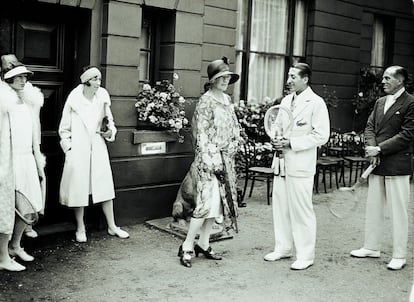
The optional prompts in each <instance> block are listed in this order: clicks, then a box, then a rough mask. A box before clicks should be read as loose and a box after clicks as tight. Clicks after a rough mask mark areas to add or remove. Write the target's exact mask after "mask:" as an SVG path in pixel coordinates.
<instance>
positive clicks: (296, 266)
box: [290, 260, 313, 271]
mask: <svg viewBox="0 0 414 302" xmlns="http://www.w3.org/2000/svg"><path fill="white" fill-rule="evenodd" d="M312 265H313V260H296V261H295V262H293V263H292V265H291V266H290V269H292V270H296V271H300V270H304V269H307V268H308V267H310V266H312Z"/></svg>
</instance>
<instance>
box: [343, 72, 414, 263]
mask: <svg viewBox="0 0 414 302" xmlns="http://www.w3.org/2000/svg"><path fill="white" fill-rule="evenodd" d="M407 79H408V73H407V70H406V69H405V68H403V67H400V66H391V67H389V68H387V69H386V70H385V72H384V75H383V77H382V83H383V85H384V91H385V93H386V94H387V95H386V96H385V97H382V98H380V99H379V100H378V101H377V102H376V103H375V106H374V110H373V112H372V113H371V115H370V117H369V118H368V122H367V126H366V128H365V138H366V148H365V152H366V156H368V157H370V160H371V163H373V162H376V163H377V164H378V166H377V167H376V168H375V170H374V171H373V173H372V174H371V175H370V177H369V188H368V198H367V204H366V213H365V242H364V246H363V247H362V248H361V249H358V250H353V251H352V252H351V255H352V256H354V257H359V258H364V257H372V258H378V257H380V246H381V237H382V227H383V224H384V208H385V205H386V204H389V211H390V216H391V221H392V228H393V233H392V234H393V252H392V259H391V261H390V262H389V263H388V265H387V267H388V269H391V270H399V269H402V268H403V267H404V266H405V263H406V260H405V258H406V255H407V240H408V214H407V206H408V201H409V199H410V183H409V182H410V175H411V174H412V169H413V168H412V152H413V146H412V145H413V139H414V97H413V96H412V95H410V94H408V93H407V92H406V91H405V89H404V84H405V82H406V81H407Z"/></svg>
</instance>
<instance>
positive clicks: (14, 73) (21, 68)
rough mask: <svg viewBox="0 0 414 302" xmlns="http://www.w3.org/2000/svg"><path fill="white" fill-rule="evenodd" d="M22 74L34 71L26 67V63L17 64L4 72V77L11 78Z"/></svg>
mask: <svg viewBox="0 0 414 302" xmlns="http://www.w3.org/2000/svg"><path fill="white" fill-rule="evenodd" d="M21 74H33V72H32V71H30V70H29V69H27V68H26V66H24V65H20V66H16V67H14V68H13V69H10V70H9V71H8V72H6V73H5V74H4V79H5V80H7V79H11V78H13V77H15V76H18V75H21Z"/></svg>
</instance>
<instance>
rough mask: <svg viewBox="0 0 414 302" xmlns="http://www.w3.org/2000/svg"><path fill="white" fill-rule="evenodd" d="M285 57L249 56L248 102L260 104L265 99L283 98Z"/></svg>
mask: <svg viewBox="0 0 414 302" xmlns="http://www.w3.org/2000/svg"><path fill="white" fill-rule="evenodd" d="M284 74H285V57H283V56H277V57H275V56H266V55H260V54H254V53H253V54H251V55H250V66H249V89H248V101H249V102H261V101H263V100H264V98H265V97H269V98H271V99H276V98H279V97H281V96H283V87H284Z"/></svg>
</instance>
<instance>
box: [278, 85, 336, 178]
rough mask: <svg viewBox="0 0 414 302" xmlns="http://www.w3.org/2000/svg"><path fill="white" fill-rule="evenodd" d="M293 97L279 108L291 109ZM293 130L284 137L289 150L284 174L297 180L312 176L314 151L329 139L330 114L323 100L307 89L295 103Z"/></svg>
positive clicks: (314, 161) (285, 98) (314, 165)
mask: <svg viewBox="0 0 414 302" xmlns="http://www.w3.org/2000/svg"><path fill="white" fill-rule="evenodd" d="M292 98H293V94H289V95H287V96H286V97H284V98H283V99H282V102H281V105H282V106H285V107H287V108H290V105H291V102H292ZM292 114H293V127H292V130H291V131H290V132H289V133H287V135H286V136H287V137H288V138H289V139H290V145H291V148H289V149H287V150H285V151H284V154H285V165H286V173H287V174H288V175H290V176H296V177H310V176H313V175H314V174H315V170H316V155H317V147H318V146H321V145H323V144H325V143H326V142H327V141H328V139H329V134H330V123H329V113H328V109H327V107H326V104H325V102H324V100H323V99H322V98H321V97H320V96H318V95H317V94H315V93H314V92H313V91H312V89H311V88H310V87H308V88H307V89H305V90H304V91H303V92H302V93H301V94H299V95H298V96H297V97H296V99H295V109H294V111H293V112H292Z"/></svg>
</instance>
